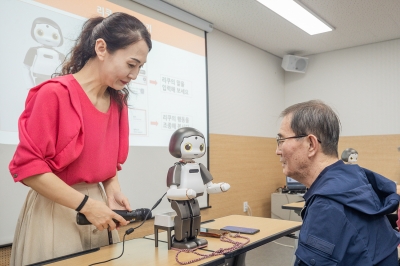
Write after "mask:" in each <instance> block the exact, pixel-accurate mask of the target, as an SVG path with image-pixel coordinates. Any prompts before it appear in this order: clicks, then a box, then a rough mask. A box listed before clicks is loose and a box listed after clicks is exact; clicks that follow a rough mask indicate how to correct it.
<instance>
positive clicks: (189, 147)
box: [185, 143, 192, 151]
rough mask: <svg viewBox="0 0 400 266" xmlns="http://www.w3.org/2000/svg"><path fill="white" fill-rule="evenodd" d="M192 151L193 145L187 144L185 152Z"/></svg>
mask: <svg viewBox="0 0 400 266" xmlns="http://www.w3.org/2000/svg"><path fill="white" fill-rule="evenodd" d="M191 149H192V144H190V143H186V144H185V150H187V151H190V150H191Z"/></svg>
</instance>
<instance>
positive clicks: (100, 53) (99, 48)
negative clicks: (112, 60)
mask: <svg viewBox="0 0 400 266" xmlns="http://www.w3.org/2000/svg"><path fill="white" fill-rule="evenodd" d="M94 50H95V51H96V54H97V57H98V58H99V59H100V60H104V57H105V56H106V54H107V43H106V42H105V41H104V40H103V39H102V38H99V39H97V40H96V43H95V44H94Z"/></svg>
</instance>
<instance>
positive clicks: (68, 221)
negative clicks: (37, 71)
mask: <svg viewBox="0 0 400 266" xmlns="http://www.w3.org/2000/svg"><path fill="white" fill-rule="evenodd" d="M151 47H152V43H151V39H150V34H149V32H148V31H147V29H146V27H145V26H144V25H143V23H141V22H140V21H139V20H138V19H136V18H135V17H133V16H131V15H128V14H124V13H114V14H112V15H110V16H109V17H107V18H103V17H97V18H92V19H89V20H88V21H87V22H85V24H84V25H83V28H82V32H81V34H80V36H79V38H78V40H77V42H76V45H75V47H74V48H73V49H72V51H71V55H70V57H69V59H68V60H67V61H66V62H65V63H64V64H63V68H62V71H61V73H60V74H59V76H58V77H56V78H53V79H51V80H48V81H45V82H43V83H42V84H40V85H38V86H36V87H34V88H32V89H31V90H30V91H29V94H28V97H27V100H26V103H25V110H24V111H23V113H22V114H21V117H20V119H19V122H18V123H19V137H20V143H19V144H18V146H17V149H16V151H15V154H14V157H13V159H12V161H11V162H10V166H9V169H10V173H11V175H12V177H13V179H14V181H15V182H23V183H24V184H25V185H27V186H29V187H30V188H31V190H30V191H29V193H28V196H27V198H26V201H25V204H24V206H23V208H22V211H21V214H20V217H19V219H18V224H17V227H16V232H15V237H14V242H13V246H12V255H11V260H10V264H11V265H26V264H30V263H35V262H38V261H43V260H48V259H51V258H54V257H59V256H63V255H67V254H71V253H76V252H80V251H83V250H87V249H91V248H95V247H99V246H104V245H107V244H108V230H110V231H111V230H112V233H113V238H114V241H119V237H118V233H117V232H116V230H114V229H116V227H117V225H116V223H115V222H114V221H113V219H115V220H117V221H118V222H119V224H120V225H127V223H128V222H127V221H125V219H123V218H122V217H121V216H119V215H118V214H116V213H115V212H113V211H112V210H113V209H122V210H128V211H131V210H132V209H131V207H130V205H129V201H128V199H127V197H126V196H125V195H124V194H123V193H122V192H121V188H120V185H119V181H118V175H117V170H120V169H121V164H122V163H124V162H125V160H126V158H127V155H128V145H129V144H128V136H129V128H128V114H127V98H128V94H129V91H128V90H127V88H126V85H127V84H128V83H129V82H130V81H131V80H134V79H136V77H137V75H138V72H139V70H140V68H141V67H142V66H143V64H144V63H145V62H146V60H147V54H148V53H149V51H150V50H151ZM101 184H102V186H101ZM102 187H104V189H103V188H102ZM77 211H79V212H81V213H83V214H84V215H85V216H86V218H87V219H88V220H89V221H90V222H91V223H92V225H77V223H76V212H77Z"/></svg>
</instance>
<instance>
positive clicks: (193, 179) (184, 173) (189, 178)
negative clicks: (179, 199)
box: [179, 164, 204, 193]
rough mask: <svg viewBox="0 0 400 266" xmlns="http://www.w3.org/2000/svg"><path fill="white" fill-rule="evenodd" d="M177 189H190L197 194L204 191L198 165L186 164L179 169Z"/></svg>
mask: <svg viewBox="0 0 400 266" xmlns="http://www.w3.org/2000/svg"><path fill="white" fill-rule="evenodd" d="M179 187H182V188H191V189H193V190H195V191H196V192H197V193H201V192H203V191H204V183H203V179H202V178H201V174H200V167H199V165H198V164H186V165H184V166H182V169H181V184H180V186H179Z"/></svg>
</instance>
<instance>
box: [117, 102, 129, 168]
mask: <svg viewBox="0 0 400 266" xmlns="http://www.w3.org/2000/svg"><path fill="white" fill-rule="evenodd" d="M128 150H129V120H128V107H127V106H126V105H124V107H123V108H122V110H121V115H120V118H119V151H118V164H117V170H118V171H120V170H121V169H122V167H121V164H123V163H124V162H125V161H126V158H127V157H128Z"/></svg>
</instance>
